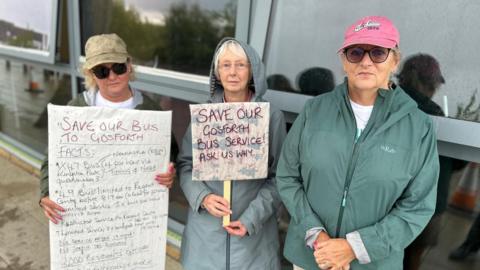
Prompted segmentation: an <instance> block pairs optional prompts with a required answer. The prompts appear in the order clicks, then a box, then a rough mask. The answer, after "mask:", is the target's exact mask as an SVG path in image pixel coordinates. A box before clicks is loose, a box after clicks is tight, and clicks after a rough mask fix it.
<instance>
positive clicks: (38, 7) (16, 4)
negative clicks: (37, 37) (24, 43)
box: [0, 0, 56, 34]
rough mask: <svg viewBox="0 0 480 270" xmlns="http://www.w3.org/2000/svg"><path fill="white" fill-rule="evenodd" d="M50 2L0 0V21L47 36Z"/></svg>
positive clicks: (49, 20)
mask: <svg viewBox="0 0 480 270" xmlns="http://www.w3.org/2000/svg"><path fill="white" fill-rule="evenodd" d="M52 2H53V0H0V19H1V20H5V21H8V22H11V23H13V24H15V25H16V26H18V27H22V28H27V27H28V28H29V29H33V30H35V31H37V32H41V33H44V34H49V33H50V28H51V18H52ZM55 18H56V16H55Z"/></svg>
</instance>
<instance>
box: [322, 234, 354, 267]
mask: <svg viewBox="0 0 480 270" xmlns="http://www.w3.org/2000/svg"><path fill="white" fill-rule="evenodd" d="M316 248H317V249H316V250H315V252H314V253H313V255H314V256H315V261H316V262H317V264H318V266H319V267H320V269H349V268H350V262H351V261H353V260H354V259H355V253H354V252H353V249H352V247H351V246H350V244H349V243H348V241H347V240H345V239H343V238H335V239H330V240H327V241H324V242H321V243H318V245H317V246H316Z"/></svg>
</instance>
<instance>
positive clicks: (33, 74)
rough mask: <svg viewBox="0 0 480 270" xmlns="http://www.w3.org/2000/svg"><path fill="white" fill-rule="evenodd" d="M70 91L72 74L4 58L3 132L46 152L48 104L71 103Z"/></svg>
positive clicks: (0, 86)
mask: <svg viewBox="0 0 480 270" xmlns="http://www.w3.org/2000/svg"><path fill="white" fill-rule="evenodd" d="M70 89H71V84H70V76H68V75H62V74H59V73H56V72H53V71H50V70H46V69H42V68H39V67H37V66H36V67H33V66H29V65H26V64H23V63H21V62H13V61H7V60H5V59H0V132H2V133H4V134H6V135H8V136H10V137H12V138H14V139H16V140H17V141H19V142H21V143H23V144H25V145H27V146H29V147H31V148H32V149H34V150H36V151H37V152H39V153H44V152H45V150H46V149H47V142H48V139H47V120H48V118H47V104H48V103H53V104H57V105H65V104H67V102H68V101H69V100H70V99H72V95H71V90H70Z"/></svg>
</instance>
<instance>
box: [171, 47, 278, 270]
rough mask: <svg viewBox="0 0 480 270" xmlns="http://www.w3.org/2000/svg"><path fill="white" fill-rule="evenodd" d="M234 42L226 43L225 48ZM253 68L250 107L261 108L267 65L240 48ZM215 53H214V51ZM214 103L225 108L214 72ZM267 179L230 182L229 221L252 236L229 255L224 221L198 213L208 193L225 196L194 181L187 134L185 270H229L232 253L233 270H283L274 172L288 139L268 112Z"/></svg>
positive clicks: (216, 184)
mask: <svg viewBox="0 0 480 270" xmlns="http://www.w3.org/2000/svg"><path fill="white" fill-rule="evenodd" d="M229 39H231V38H226V39H224V40H222V41H221V42H220V43H219V45H218V46H217V49H216V50H218V48H219V46H221V44H223V43H224V42H225V41H227V40H229ZM239 43H240V44H241V45H242V47H243V49H244V50H245V52H246V54H247V57H248V58H249V61H250V64H251V70H252V73H253V85H254V88H255V89H254V90H255V95H254V96H253V97H252V99H251V100H252V101H256V102H263V101H264V100H263V99H262V96H263V94H264V93H265V92H266V89H267V84H266V81H265V72H264V66H263V63H262V62H261V60H260V57H259V56H258V54H257V53H256V52H255V51H254V49H253V48H251V47H250V46H248V45H247V44H244V43H242V42H239ZM216 50H215V51H216ZM210 79H211V80H210V86H211V88H210V89H211V100H210V101H209V102H212V103H220V102H223V87H222V86H221V84H220V82H219V81H218V80H217V78H216V77H215V75H214V71H213V63H212V68H211V71H210ZM269 134H270V141H269V159H268V165H269V169H268V178H266V179H257V180H246V181H239V182H236V181H233V182H232V201H231V207H232V212H233V214H232V215H231V220H240V221H241V222H242V224H243V225H245V227H246V228H247V230H248V234H247V235H246V236H244V237H243V238H239V237H236V236H231V237H230V249H229V250H227V244H226V242H227V232H226V231H225V229H224V228H223V227H222V220H221V219H220V218H217V217H214V216H212V215H210V214H209V213H208V212H207V211H206V210H204V209H202V208H201V207H200V205H201V203H202V201H203V199H204V197H205V196H206V195H208V194H210V193H214V194H217V195H223V182H221V181H203V182H202V181H195V182H193V181H192V134H191V129H190V127H189V128H188V130H187V132H186V134H185V136H184V138H183V141H182V147H181V151H180V154H179V158H178V171H179V174H180V184H181V187H182V189H183V192H184V193H185V197H186V198H187V200H188V202H189V204H190V208H189V211H188V221H187V224H186V226H185V230H184V233H183V238H182V249H181V251H182V259H181V261H182V264H183V267H184V269H186V270H188V269H195V270H202V269H206V270H207V269H208V270H211V269H216V270H217V269H225V268H226V254H227V253H229V258H230V269H232V270H238V269H249V270H252V269H262V270H263V269H280V253H279V242H278V228H277V221H276V211H277V208H278V207H279V205H280V198H279V195H278V193H277V190H276V187H275V170H276V166H277V162H278V157H279V154H280V150H281V146H282V143H283V140H284V138H285V136H286V128H285V120H284V117H283V113H282V112H281V111H279V110H277V109H274V108H272V106H271V107H270V124H269Z"/></svg>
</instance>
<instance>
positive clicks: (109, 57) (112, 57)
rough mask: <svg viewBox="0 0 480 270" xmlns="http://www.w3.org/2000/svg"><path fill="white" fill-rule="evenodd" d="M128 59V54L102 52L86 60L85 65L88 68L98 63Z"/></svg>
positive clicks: (118, 61) (123, 61) (119, 61)
mask: <svg viewBox="0 0 480 270" xmlns="http://www.w3.org/2000/svg"><path fill="white" fill-rule="evenodd" d="M127 59H128V55H127V54H118V53H117V54H101V55H97V56H94V57H91V58H89V59H88V60H87V61H85V64H84V65H83V67H84V68H86V69H91V68H93V67H95V66H97V65H100V64H105V63H125V62H127Z"/></svg>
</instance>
